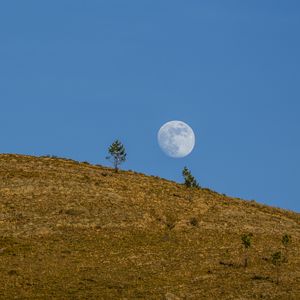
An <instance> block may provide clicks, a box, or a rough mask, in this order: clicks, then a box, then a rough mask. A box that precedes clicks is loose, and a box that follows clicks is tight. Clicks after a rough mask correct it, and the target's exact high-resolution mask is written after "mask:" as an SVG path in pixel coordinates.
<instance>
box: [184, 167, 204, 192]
mask: <svg viewBox="0 0 300 300" xmlns="http://www.w3.org/2000/svg"><path fill="white" fill-rule="evenodd" d="M182 176H183V178H184V185H185V186H186V187H188V188H191V187H192V188H200V186H199V184H198V182H197V181H196V179H195V177H194V176H193V175H192V173H191V171H190V170H189V169H188V168H187V167H184V168H183V170H182Z"/></svg>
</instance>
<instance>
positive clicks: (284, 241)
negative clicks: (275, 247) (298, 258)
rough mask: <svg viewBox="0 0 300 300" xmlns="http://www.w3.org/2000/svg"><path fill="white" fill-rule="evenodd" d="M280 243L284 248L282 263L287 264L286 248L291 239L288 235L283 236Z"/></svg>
mask: <svg viewBox="0 0 300 300" xmlns="http://www.w3.org/2000/svg"><path fill="white" fill-rule="evenodd" d="M281 242H282V245H283V246H284V262H288V246H289V245H290V244H291V242H292V237H291V236H290V235H289V234H284V235H283V236H282V239H281Z"/></svg>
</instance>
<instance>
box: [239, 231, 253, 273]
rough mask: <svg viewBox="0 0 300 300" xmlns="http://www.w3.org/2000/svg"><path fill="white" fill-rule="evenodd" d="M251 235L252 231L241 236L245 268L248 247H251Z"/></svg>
mask: <svg viewBox="0 0 300 300" xmlns="http://www.w3.org/2000/svg"><path fill="white" fill-rule="evenodd" d="M252 237H253V234H252V233H248V234H243V235H242V236H241V240H242V244H243V246H244V267H245V268H246V267H247V266H248V260H249V253H248V252H249V248H250V247H251V243H252V241H251V239H252Z"/></svg>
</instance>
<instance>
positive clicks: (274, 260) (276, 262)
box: [271, 251, 282, 284]
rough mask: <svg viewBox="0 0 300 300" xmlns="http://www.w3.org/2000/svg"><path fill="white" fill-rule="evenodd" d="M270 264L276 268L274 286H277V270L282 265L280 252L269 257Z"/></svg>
mask: <svg viewBox="0 0 300 300" xmlns="http://www.w3.org/2000/svg"><path fill="white" fill-rule="evenodd" d="M271 262H272V264H273V265H274V266H275V267H276V284H279V269H280V266H281V263H282V253H281V251H277V252H274V253H273V254H272V255H271Z"/></svg>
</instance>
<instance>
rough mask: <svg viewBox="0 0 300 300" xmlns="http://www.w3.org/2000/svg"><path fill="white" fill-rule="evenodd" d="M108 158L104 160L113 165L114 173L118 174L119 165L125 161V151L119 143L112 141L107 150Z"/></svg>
mask: <svg viewBox="0 0 300 300" xmlns="http://www.w3.org/2000/svg"><path fill="white" fill-rule="evenodd" d="M108 152H109V154H110V155H109V156H107V157H106V159H108V160H110V161H111V162H112V163H113V166H114V169H115V172H118V170H119V165H120V164H122V163H123V162H125V161H126V156H127V154H126V151H125V147H124V145H123V144H122V143H121V142H120V141H119V140H116V141H114V142H113V143H112V144H111V145H110V147H109V148H108Z"/></svg>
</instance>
